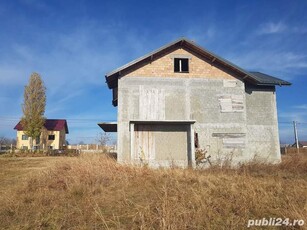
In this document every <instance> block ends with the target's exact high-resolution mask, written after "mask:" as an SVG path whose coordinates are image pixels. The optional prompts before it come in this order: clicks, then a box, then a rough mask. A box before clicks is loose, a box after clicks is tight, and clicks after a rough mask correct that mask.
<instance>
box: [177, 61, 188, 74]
mask: <svg viewBox="0 0 307 230" xmlns="http://www.w3.org/2000/svg"><path fill="white" fill-rule="evenodd" d="M174 72H175V73H188V72H189V59H188V58H174Z"/></svg>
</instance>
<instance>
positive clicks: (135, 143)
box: [131, 121, 194, 167]
mask: <svg viewBox="0 0 307 230" xmlns="http://www.w3.org/2000/svg"><path fill="white" fill-rule="evenodd" d="M131 125H132V126H131V160H132V161H133V162H135V163H137V164H143V165H149V166H152V167H160V166H161V167H169V166H181V167H187V166H192V165H193V160H192V159H194V158H193V156H192V155H193V152H194V146H193V145H191V143H194V140H192V139H194V132H193V131H192V132H191V129H192V122H187V121H184V122H183V121H182V122H178V121H176V122H174V121H172V122H170V121H168V122H166V121H164V122H161V121H160V122H158V121H152V122H148V121H147V122H133V123H131ZM191 133H193V136H191Z"/></svg>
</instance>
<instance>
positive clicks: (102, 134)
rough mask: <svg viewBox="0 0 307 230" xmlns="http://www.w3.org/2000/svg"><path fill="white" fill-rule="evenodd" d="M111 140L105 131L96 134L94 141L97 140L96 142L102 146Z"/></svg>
mask: <svg viewBox="0 0 307 230" xmlns="http://www.w3.org/2000/svg"><path fill="white" fill-rule="evenodd" d="M110 140H111V137H110V135H109V134H108V133H106V132H100V133H99V134H98V135H97V139H96V141H97V142H98V144H100V145H102V146H106V145H107V144H108V143H109V142H110Z"/></svg>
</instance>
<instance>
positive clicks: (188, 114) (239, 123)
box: [118, 76, 280, 164]
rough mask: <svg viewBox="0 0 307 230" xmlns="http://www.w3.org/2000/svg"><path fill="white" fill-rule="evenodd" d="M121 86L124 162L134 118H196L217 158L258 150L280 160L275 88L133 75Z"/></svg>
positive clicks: (248, 155) (241, 157)
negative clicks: (130, 122) (131, 123)
mask: <svg viewBox="0 0 307 230" xmlns="http://www.w3.org/2000/svg"><path fill="white" fill-rule="evenodd" d="M118 87H119V88H118V161H119V162H122V163H124V162H130V161H131V154H130V150H131V138H130V137H131V136H130V130H129V129H130V126H129V121H130V120H196V123H195V124H194V125H193V127H194V129H195V131H196V132H197V133H198V137H199V144H200V148H203V149H206V150H207V151H208V153H209V154H210V155H211V156H212V160H213V161H216V162H219V161H225V160H227V159H229V160H231V161H232V162H233V163H234V164H236V163H238V162H242V161H246V160H250V159H253V158H254V157H255V155H256V156H257V157H258V158H260V159H265V160H269V161H276V160H277V161H278V160H280V152H279V139H278V126H277V112H276V98H275V89H274V88H263V89H260V90H259V89H256V88H252V87H251V86H248V85H247V86H245V84H244V83H243V82H242V81H240V80H235V81H233V80H232V81H230V80H222V79H220V80H216V79H210V80H209V79H202V78H161V77H160V78H159V77H157V78H147V77H130V76H129V77H124V78H121V79H120V80H119V83H118ZM169 144H170V145H173V146H174V149H176V147H175V146H176V145H178V143H176V142H175V141H171V142H170V143H169ZM161 151H162V150H161ZM173 157H174V158H175V157H176V156H175V155H174V156H173ZM178 158H179V156H178ZM174 160H176V159H174Z"/></svg>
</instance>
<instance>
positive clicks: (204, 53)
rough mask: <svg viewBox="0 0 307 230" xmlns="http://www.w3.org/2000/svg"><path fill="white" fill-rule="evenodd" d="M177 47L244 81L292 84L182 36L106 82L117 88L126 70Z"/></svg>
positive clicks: (113, 72) (117, 70)
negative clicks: (240, 64)
mask: <svg viewBox="0 0 307 230" xmlns="http://www.w3.org/2000/svg"><path fill="white" fill-rule="evenodd" d="M175 48H185V49H187V50H189V51H192V52H194V53H196V54H198V55H200V56H201V57H203V58H204V59H205V60H207V61H209V62H211V63H212V64H213V65H216V66H220V67H222V68H226V69H227V70H229V71H231V72H233V73H234V74H235V75H236V76H237V77H239V78H241V79H242V80H244V81H247V82H249V83H251V84H254V85H271V86H274V85H280V86H281V85H291V83H290V82H287V81H284V80H281V79H279V78H276V77H272V76H269V75H266V74H263V73H260V72H248V71H246V70H244V69H242V68H240V67H239V66H237V65H235V64H233V63H231V62H230V61H228V60H226V59H224V58H222V57H219V56H218V55H216V54H214V53H212V52H210V51H209V50H206V49H204V48H203V47H200V46H199V45H197V44H196V43H194V42H193V41H190V40H188V39H186V38H180V39H178V40H176V41H174V42H171V43H169V44H167V45H165V46H162V47H161V48H159V49H157V50H155V51H153V52H150V53H148V54H146V55H144V56H142V57H140V58H138V59H135V60H134V61H132V62H129V63H128V64H126V65H123V66H121V67H119V68H117V69H115V70H113V71H111V72H109V73H107V74H106V76H105V77H106V82H107V84H108V87H109V88H110V89H113V88H116V87H117V83H118V78H120V76H121V75H123V74H124V73H125V72H129V70H133V69H135V68H137V66H138V65H142V64H146V63H149V62H151V61H152V60H155V58H158V57H159V55H161V54H163V53H165V52H167V51H171V50H173V49H175Z"/></svg>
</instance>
